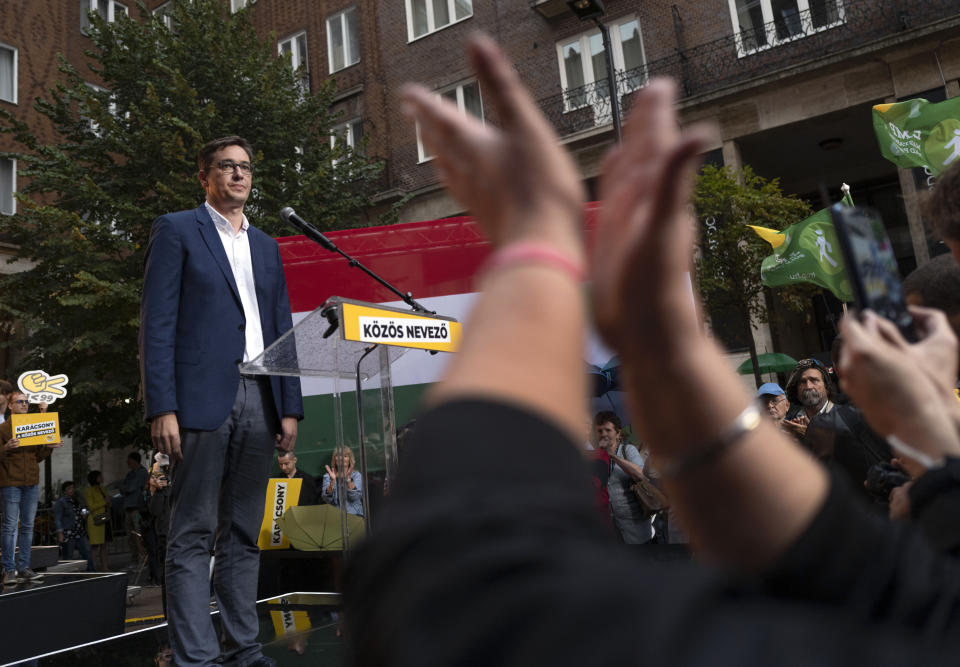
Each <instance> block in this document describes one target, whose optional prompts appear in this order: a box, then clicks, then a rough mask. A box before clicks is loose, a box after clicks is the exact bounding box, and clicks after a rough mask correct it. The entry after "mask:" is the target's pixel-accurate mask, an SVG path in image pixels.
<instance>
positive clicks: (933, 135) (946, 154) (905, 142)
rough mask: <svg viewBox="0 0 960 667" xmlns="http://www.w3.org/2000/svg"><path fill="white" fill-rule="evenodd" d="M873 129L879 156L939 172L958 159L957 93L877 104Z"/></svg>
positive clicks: (959, 106) (959, 103)
mask: <svg viewBox="0 0 960 667" xmlns="http://www.w3.org/2000/svg"><path fill="white" fill-rule="evenodd" d="M873 129H874V132H876V134H877V142H878V143H879V144H880V152H881V153H882V154H883V157H885V158H887V159H888V160H890V161H891V162H893V163H894V164H896V165H899V166H901V167H928V168H929V169H930V171H931V172H933V174H934V175H935V176H939V175H940V172H941V171H943V170H944V169H946V168H947V167H949V166H950V165H951V164H953V163H954V162H956V161H957V160H960V97H955V98H953V99H949V100H946V101H944V102H936V103H930V102H927V101H926V100H924V99H916V100H907V101H906V102H896V103H893V104H878V105H876V106H874V107H873Z"/></svg>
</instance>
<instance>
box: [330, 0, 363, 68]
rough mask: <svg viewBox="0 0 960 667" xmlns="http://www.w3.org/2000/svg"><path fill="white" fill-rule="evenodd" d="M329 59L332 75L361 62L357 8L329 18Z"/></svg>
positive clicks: (351, 8)
mask: <svg viewBox="0 0 960 667" xmlns="http://www.w3.org/2000/svg"><path fill="white" fill-rule="evenodd" d="M327 58H328V59H329V61H330V73H331V74H333V73H334V72H337V71H339V70H342V69H343V68H345V67H350V65H356V64H357V63H358V62H360V36H359V34H358V33H357V8H356V7H350V8H349V9H345V10H343V11H342V12H339V13H337V14H334V15H333V16H330V17H328V18H327Z"/></svg>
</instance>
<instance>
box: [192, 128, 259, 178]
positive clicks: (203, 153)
mask: <svg viewBox="0 0 960 667" xmlns="http://www.w3.org/2000/svg"><path fill="white" fill-rule="evenodd" d="M227 146H239V147H240V148H242V149H243V150H244V151H246V153H247V157H248V158H249V159H250V162H253V147H252V146H251V145H250V142H249V141H247V140H246V139H244V138H243V137H238V136H237V135H231V136H229V137H220V138H219V139H214V140H213V141H208V142H207V143H205V144H204V145H203V147H202V148H201V149H200V152H199V153H197V167H199V168H200V170H201V171H206V170H207V169H209V168H210V164H211V163H212V162H213V156H214V154H215V153H216V152H217V151H218V150H220V149H221V148H226V147H227Z"/></svg>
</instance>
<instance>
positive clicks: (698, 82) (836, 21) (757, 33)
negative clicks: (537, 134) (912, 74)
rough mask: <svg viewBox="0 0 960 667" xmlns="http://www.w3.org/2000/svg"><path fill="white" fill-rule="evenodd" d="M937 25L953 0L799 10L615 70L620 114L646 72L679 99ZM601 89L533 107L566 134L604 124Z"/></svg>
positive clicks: (606, 105) (955, 14) (875, 0)
mask: <svg viewBox="0 0 960 667" xmlns="http://www.w3.org/2000/svg"><path fill="white" fill-rule="evenodd" d="M939 23H945V24H946V25H945V26H944V27H947V26H949V25H954V24H960V6H958V2H957V0H845V1H844V2H842V3H841V5H840V7H839V8H838V9H837V11H835V12H834V11H832V10H830V11H828V10H826V9H822V8H821V9H817V10H805V11H803V12H798V13H797V14H795V15H793V16H791V17H789V18H781V19H778V20H776V21H773V22H771V23H768V24H766V25H764V26H762V27H759V26H758V27H756V28H750V29H747V30H742V31H741V32H739V33H735V34H730V35H726V36H724V37H721V38H720V39H716V40H713V41H711V42H707V43H705V44H700V45H699V46H694V47H691V48H687V49H683V50H680V49H677V50H676V52H675V53H673V54H671V55H669V56H667V57H664V58H660V59H658V60H653V61H650V62H648V63H646V64H645V65H642V66H641V67H637V68H635V69H632V70H628V71H626V72H618V73H617V91H618V93H619V94H620V95H621V99H622V104H621V108H622V109H623V112H624V113H626V111H627V109H628V107H629V102H630V98H631V95H630V93H631V92H633V91H634V90H636V89H637V88H639V87H640V86H642V85H643V84H645V83H646V81H648V80H649V78H650V77H655V76H668V77H671V78H673V79H675V80H676V81H677V82H678V84H679V85H680V89H681V96H682V97H692V96H695V95H702V94H705V93H710V92H714V91H717V90H720V89H722V88H725V87H728V86H733V85H737V84H741V83H746V82H748V81H751V80H754V79H757V78H759V77H761V76H766V75H770V74H773V73H775V72H777V71H778V70H782V69H784V68H786V67H790V66H795V65H799V64H802V63H804V62H809V61H813V60H815V59H818V58H822V57H825V56H829V55H831V54H834V53H839V52H843V51H849V50H852V49H856V48H861V47H866V46H868V45H870V44H871V43H874V42H876V41H877V40H880V39H883V38H888V37H893V36H896V35H898V34H902V33H905V32H907V31H909V30H913V29H917V28H922V27H924V26H928V27H930V28H931V29H934V28H936V27H937V24H939ZM608 88H609V86H608V84H607V82H606V81H601V82H595V83H591V84H588V85H586V86H582V87H579V88H573V89H568V90H565V91H564V92H562V93H560V94H559V95H553V96H551V97H547V98H543V99H541V100H539V105H540V108H541V110H542V111H543V112H544V114H545V115H546V116H547V118H548V119H549V120H550V122H551V123H553V125H554V127H555V128H556V130H557V132H558V133H559V134H560V135H561V136H567V135H570V134H573V133H575V132H580V131H584V130H589V129H591V128H595V127H602V126H604V125H608V124H610V122H611V120H612V119H611V116H610V96H609V92H608Z"/></svg>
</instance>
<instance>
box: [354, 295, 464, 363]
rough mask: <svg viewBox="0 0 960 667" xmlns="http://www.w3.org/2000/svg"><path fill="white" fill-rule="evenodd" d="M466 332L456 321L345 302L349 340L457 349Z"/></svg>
mask: <svg viewBox="0 0 960 667" xmlns="http://www.w3.org/2000/svg"><path fill="white" fill-rule="evenodd" d="M462 334H463V330H462V326H461V324H460V323H459V322H457V321H456V320H450V319H446V318H440V317H433V316H431V315H427V314H425V313H417V312H404V311H396V310H392V309H388V308H373V307H370V306H361V305H358V304H355V303H346V302H345V303H344V304H343V337H344V338H346V339H347V340H355V341H359V342H361V343H380V344H383V345H396V346H398V347H410V348H416V349H420V350H437V351H438V352H456V350H457V348H458V347H459V346H460V337H461V335H462Z"/></svg>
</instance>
